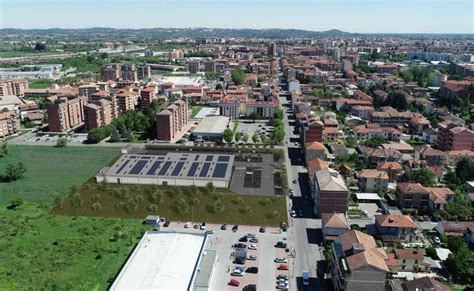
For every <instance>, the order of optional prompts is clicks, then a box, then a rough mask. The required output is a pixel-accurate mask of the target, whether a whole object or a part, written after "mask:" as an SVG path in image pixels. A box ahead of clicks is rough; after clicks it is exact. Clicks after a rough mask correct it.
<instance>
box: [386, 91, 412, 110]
mask: <svg viewBox="0 0 474 291" xmlns="http://www.w3.org/2000/svg"><path fill="white" fill-rule="evenodd" d="M384 104H385V105H386V106H392V107H393V108H395V109H397V110H398V111H406V110H407V109H408V101H407V97H406V95H405V93H403V92H400V91H394V92H390V93H389V94H388V97H387V100H385V103H384Z"/></svg>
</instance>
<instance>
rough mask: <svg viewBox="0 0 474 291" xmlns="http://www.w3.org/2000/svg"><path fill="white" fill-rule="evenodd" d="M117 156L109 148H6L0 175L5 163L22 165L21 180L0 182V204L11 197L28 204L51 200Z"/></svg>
mask: <svg viewBox="0 0 474 291" xmlns="http://www.w3.org/2000/svg"><path fill="white" fill-rule="evenodd" d="M119 153H120V150H119V149H118V148H109V147H64V148H57V147H52V146H49V147H48V146H19V145H9V154H8V155H7V156H6V157H3V158H0V173H3V172H4V170H5V168H6V166H7V164H9V163H17V162H22V163H23V164H25V166H26V169H27V172H26V174H25V177H23V178H22V179H21V180H19V181H15V182H12V183H0V203H7V202H8V201H10V200H11V199H12V198H14V197H23V198H25V199H26V200H31V201H45V200H52V197H54V196H55V195H62V196H64V195H66V194H67V191H68V189H69V187H71V186H72V185H77V186H80V185H81V184H82V183H84V182H85V181H87V179H88V178H89V177H91V176H93V175H94V174H95V173H96V172H97V171H98V170H100V169H101V168H102V167H103V166H104V165H106V164H107V163H108V162H109V161H110V160H112V159H113V158H114V157H115V156H117V155H118V154H119Z"/></svg>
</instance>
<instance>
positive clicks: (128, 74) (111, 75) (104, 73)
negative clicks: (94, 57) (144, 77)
mask: <svg viewBox="0 0 474 291" xmlns="http://www.w3.org/2000/svg"><path fill="white" fill-rule="evenodd" d="M100 76H101V79H102V80H103V81H109V80H111V81H119V80H121V79H122V80H128V81H132V82H136V81H138V72H137V67H136V66H135V64H111V65H106V66H103V67H102V69H101V71H100Z"/></svg>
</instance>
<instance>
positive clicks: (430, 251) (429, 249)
mask: <svg viewBox="0 0 474 291" xmlns="http://www.w3.org/2000/svg"><path fill="white" fill-rule="evenodd" d="M425 252H426V256H428V257H430V258H432V259H433V260H439V258H438V254H437V253H436V249H435V248H434V247H427V248H426V251H425Z"/></svg>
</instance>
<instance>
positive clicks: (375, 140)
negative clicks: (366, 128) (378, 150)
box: [364, 136, 385, 148]
mask: <svg viewBox="0 0 474 291" xmlns="http://www.w3.org/2000/svg"><path fill="white" fill-rule="evenodd" d="M384 142H385V139H384V138H383V137H382V136H374V137H372V138H369V139H368V140H366V141H365V142H364V145H365V146H368V147H371V148H375V147H378V146H380V145H381V144H382V143H384Z"/></svg>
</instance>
